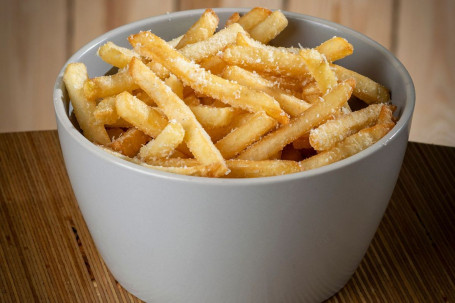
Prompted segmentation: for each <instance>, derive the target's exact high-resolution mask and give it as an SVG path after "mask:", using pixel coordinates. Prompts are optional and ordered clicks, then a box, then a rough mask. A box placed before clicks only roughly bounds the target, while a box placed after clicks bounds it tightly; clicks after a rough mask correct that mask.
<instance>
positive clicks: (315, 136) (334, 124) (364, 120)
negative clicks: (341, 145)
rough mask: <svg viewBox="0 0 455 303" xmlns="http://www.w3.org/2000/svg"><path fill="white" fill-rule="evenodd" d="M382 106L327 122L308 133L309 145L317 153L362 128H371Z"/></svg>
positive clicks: (371, 106) (375, 106) (372, 105)
mask: <svg viewBox="0 0 455 303" xmlns="http://www.w3.org/2000/svg"><path fill="white" fill-rule="evenodd" d="M382 106H383V105H380V104H371V105H370V106H368V107H366V108H364V109H361V110H358V111H355V112H352V113H350V114H347V115H343V116H341V117H339V118H338V119H335V120H329V121H327V122H326V123H324V124H322V125H320V126H319V127H318V128H316V129H312V130H311V132H310V137H309V140H310V144H311V146H312V147H313V148H314V149H315V150H317V151H323V150H327V149H330V148H331V147H332V146H334V145H335V144H336V143H337V142H339V141H342V140H343V139H344V138H346V137H348V136H350V135H352V134H354V133H356V132H358V131H359V130H361V129H362V128H365V127H369V126H372V125H373V124H374V123H376V121H377V120H378V117H379V113H380V111H381V108H382Z"/></svg>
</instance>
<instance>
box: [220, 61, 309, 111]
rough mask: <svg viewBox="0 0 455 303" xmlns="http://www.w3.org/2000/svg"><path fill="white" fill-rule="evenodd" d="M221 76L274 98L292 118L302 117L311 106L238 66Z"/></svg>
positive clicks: (229, 67)
mask: <svg viewBox="0 0 455 303" xmlns="http://www.w3.org/2000/svg"><path fill="white" fill-rule="evenodd" d="M221 76H222V77H223V78H225V79H228V80H233V81H237V83H239V84H241V85H245V86H248V87H250V88H252V89H256V90H259V91H263V92H264V93H266V94H268V95H270V96H272V97H273V98H275V100H276V101H278V103H279V104H280V107H281V108H282V109H283V110H284V111H285V112H286V113H288V114H290V115H291V116H292V117H295V116H298V115H300V114H301V113H303V112H304V111H305V110H307V109H308V108H309V107H310V106H311V105H310V104H309V103H307V102H305V101H303V100H300V99H298V98H296V97H294V96H293V95H290V94H288V93H287V92H285V91H283V90H281V89H279V88H276V87H274V85H273V82H270V81H268V80H266V79H264V78H262V77H261V76H260V75H259V74H257V73H252V72H250V71H247V70H245V69H242V68H240V67H238V66H227V67H226V68H225V69H224V71H223V73H222V75H221Z"/></svg>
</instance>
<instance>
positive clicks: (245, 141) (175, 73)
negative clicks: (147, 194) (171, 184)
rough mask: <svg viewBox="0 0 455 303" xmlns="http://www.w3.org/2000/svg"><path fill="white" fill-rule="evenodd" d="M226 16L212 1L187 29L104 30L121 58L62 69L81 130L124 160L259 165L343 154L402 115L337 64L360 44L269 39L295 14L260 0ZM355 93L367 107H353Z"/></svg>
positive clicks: (299, 165) (379, 90)
mask: <svg viewBox="0 0 455 303" xmlns="http://www.w3.org/2000/svg"><path fill="white" fill-rule="evenodd" d="M218 23H219V18H218V16H217V15H216V14H215V12H214V11H213V10H211V9H207V10H206V11H205V12H204V13H203V14H202V16H201V17H200V18H199V20H198V21H197V22H196V23H194V24H193V26H192V27H191V28H190V29H189V30H188V31H187V32H186V33H185V34H184V35H183V36H181V37H178V38H176V39H174V40H172V41H168V42H166V41H164V40H162V39H161V38H160V37H158V36H156V35H154V34H153V33H151V32H150V31H143V32H139V33H137V34H133V35H131V36H130V37H129V38H128V41H129V42H130V44H131V45H132V49H127V48H123V47H119V46H117V45H115V44H114V43H112V42H108V43H106V44H104V45H103V46H101V47H100V49H99V51H98V55H99V57H101V59H102V60H104V61H105V62H107V63H109V64H112V65H113V66H115V67H117V68H118V72H116V73H115V74H113V75H107V76H106V75H105V76H100V77H95V78H91V79H89V78H88V76H87V69H86V67H85V65H84V64H82V63H71V64H69V65H68V66H67V68H66V70H65V73H64V77H63V80H64V83H65V85H66V88H67V91H68V94H69V97H70V100H71V103H72V106H73V109H74V114H75V116H76V118H77V121H78V123H79V126H80V128H81V130H82V132H83V134H84V136H85V137H86V138H87V139H89V140H90V141H92V142H94V143H95V144H98V145H99V146H100V147H102V148H103V149H105V150H106V151H108V152H111V153H114V154H115V155H117V156H119V157H121V158H123V159H126V160H128V161H131V162H134V163H137V164H140V165H143V166H145V167H150V168H153V169H159V170H163V171H168V172H173V173H178V174H185V175H194V176H205V177H232V178H238V177H264V176H274V175H283V174H289V173H295V172H300V171H304V170H309V169H312V168H316V167H320V166H323V165H327V164H330V163H333V162H335V161H338V160H341V159H344V158H347V157H349V156H351V155H353V154H355V153H358V152H359V151H361V150H363V149H365V148H367V147H368V146H371V145H372V144H374V143H375V142H377V141H378V140H379V139H381V138H382V137H383V136H384V135H385V134H386V133H387V132H388V131H389V130H390V129H392V127H393V126H394V125H395V119H394V117H393V115H392V114H393V111H394V109H395V108H394V107H393V106H392V105H389V104H388V103H389V100H390V93H389V91H388V90H387V89H386V88H385V87H383V86H382V85H380V84H378V83H376V82H374V81H373V80H371V79H369V78H367V77H365V76H362V75H360V74H358V73H356V72H354V71H351V70H348V69H346V68H343V67H341V66H339V65H336V64H334V62H335V61H336V60H339V59H342V58H344V57H346V56H348V55H351V54H352V53H353V47H352V45H351V44H350V43H349V42H348V41H346V40H345V39H343V38H339V37H334V38H332V39H329V40H327V41H325V42H322V44H320V45H319V46H318V47H315V48H312V49H309V48H302V47H299V48H292V47H291V48H284V47H275V46H270V45H268V44H267V43H269V42H270V41H271V40H272V39H274V38H275V37H276V36H277V35H278V34H279V33H280V32H282V31H283V30H284V29H285V28H286V26H287V24H288V21H287V19H286V17H285V16H284V15H283V13H281V11H274V12H272V11H270V10H268V9H265V8H259V7H257V8H254V9H252V10H251V11H249V12H248V13H246V14H244V15H243V16H240V15H239V14H238V13H236V14H233V15H232V16H231V17H230V18H229V19H228V21H227V22H226V24H225V25H224V27H223V28H222V29H221V30H219V31H216V29H217V27H218V25H219V24H218ZM351 96H355V97H356V98H358V99H360V100H362V101H364V103H365V106H364V108H362V109H360V110H357V111H351V109H350V106H349V103H348V101H349V100H350V99H351Z"/></svg>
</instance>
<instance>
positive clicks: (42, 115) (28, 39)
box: [0, 0, 66, 132]
mask: <svg viewBox="0 0 455 303" xmlns="http://www.w3.org/2000/svg"><path fill="white" fill-rule="evenodd" d="M1 4H2V5H1V6H2V8H1V10H0V39H1V41H2V42H1V47H0V65H1V66H2V72H1V74H0V132H9V131H17V130H25V129H53V128H55V127H56V122H55V117H54V112H53V106H52V87H53V85H54V82H55V79H56V77H57V74H58V72H59V70H60V69H61V68H62V66H63V64H64V63H65V61H66V36H65V34H66V6H65V1H59V0H49V1H45V0H21V1H15V0H5V1H2V2H1Z"/></svg>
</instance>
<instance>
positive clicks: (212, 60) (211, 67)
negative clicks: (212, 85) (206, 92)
mask: <svg viewBox="0 0 455 303" xmlns="http://www.w3.org/2000/svg"><path fill="white" fill-rule="evenodd" d="M199 65H200V66H201V67H202V68H204V69H206V70H208V71H210V72H211V73H212V74H214V75H219V74H221V73H222V72H223V70H224V69H225V68H226V63H225V62H224V61H223V60H221V58H220V57H218V56H209V57H207V58H204V59H202V60H201V62H199Z"/></svg>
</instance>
